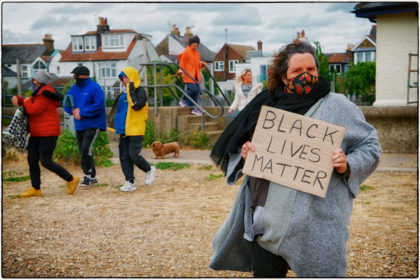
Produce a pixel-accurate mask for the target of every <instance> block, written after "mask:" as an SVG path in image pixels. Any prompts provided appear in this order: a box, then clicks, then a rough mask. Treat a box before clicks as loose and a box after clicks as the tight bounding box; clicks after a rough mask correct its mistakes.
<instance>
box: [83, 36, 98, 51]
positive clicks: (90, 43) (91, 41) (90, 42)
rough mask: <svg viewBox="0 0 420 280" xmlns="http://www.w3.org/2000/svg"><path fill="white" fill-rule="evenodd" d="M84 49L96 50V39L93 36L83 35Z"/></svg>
mask: <svg viewBox="0 0 420 280" xmlns="http://www.w3.org/2000/svg"><path fill="white" fill-rule="evenodd" d="M85 50H86V51H94V50H96V40H95V37H94V36H88V37H85Z"/></svg>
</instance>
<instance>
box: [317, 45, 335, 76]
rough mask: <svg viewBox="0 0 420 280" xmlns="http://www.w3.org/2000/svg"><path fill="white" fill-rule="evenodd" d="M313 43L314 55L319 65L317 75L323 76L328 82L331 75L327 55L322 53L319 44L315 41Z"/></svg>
mask: <svg viewBox="0 0 420 280" xmlns="http://www.w3.org/2000/svg"><path fill="white" fill-rule="evenodd" d="M314 44H315V46H316V47H315V55H316V57H317V58H318V62H319V66H318V71H319V75H320V76H321V77H323V78H325V79H326V80H327V81H328V82H331V81H332V75H331V73H330V71H329V68H328V57H327V56H326V55H325V54H323V53H322V49H321V44H320V43H319V42H318V41H317V42H314Z"/></svg>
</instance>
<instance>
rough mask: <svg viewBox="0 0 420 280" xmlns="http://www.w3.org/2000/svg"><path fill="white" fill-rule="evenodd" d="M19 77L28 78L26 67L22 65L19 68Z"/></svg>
mask: <svg viewBox="0 0 420 280" xmlns="http://www.w3.org/2000/svg"><path fill="white" fill-rule="evenodd" d="M20 70H21V71H20V75H21V77H22V78H28V77H29V75H28V65H22V67H21V68H20Z"/></svg>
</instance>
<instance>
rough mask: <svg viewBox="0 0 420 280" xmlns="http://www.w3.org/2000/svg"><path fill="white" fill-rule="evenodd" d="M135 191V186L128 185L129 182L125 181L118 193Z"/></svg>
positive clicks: (132, 184)
mask: <svg viewBox="0 0 420 280" xmlns="http://www.w3.org/2000/svg"><path fill="white" fill-rule="evenodd" d="M136 189H137V187H136V185H135V184H134V183H130V182H129V181H125V183H124V186H122V187H121V188H120V191H122V192H132V191H135V190H136Z"/></svg>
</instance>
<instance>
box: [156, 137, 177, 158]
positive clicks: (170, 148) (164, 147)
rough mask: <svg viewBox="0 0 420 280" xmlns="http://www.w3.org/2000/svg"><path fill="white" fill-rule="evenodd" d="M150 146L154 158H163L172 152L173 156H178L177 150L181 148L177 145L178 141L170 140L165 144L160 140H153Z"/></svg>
mask: <svg viewBox="0 0 420 280" xmlns="http://www.w3.org/2000/svg"><path fill="white" fill-rule="evenodd" d="M150 147H151V148H152V151H153V153H154V154H155V158H162V159H164V158H165V155H167V154H170V153H174V157H176V158H177V157H179V151H180V150H181V148H180V147H179V144H178V142H170V143H166V144H162V143H160V141H154V142H153V143H152V145H151V146H150Z"/></svg>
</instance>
